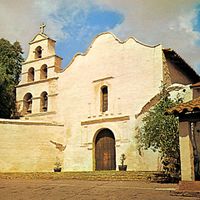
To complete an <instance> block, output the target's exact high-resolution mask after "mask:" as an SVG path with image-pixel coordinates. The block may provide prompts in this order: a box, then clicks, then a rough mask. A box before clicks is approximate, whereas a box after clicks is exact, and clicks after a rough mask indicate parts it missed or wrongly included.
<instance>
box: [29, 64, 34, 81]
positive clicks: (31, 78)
mask: <svg viewBox="0 0 200 200" xmlns="http://www.w3.org/2000/svg"><path fill="white" fill-rule="evenodd" d="M34 76H35V70H34V68H33V67H31V68H30V69H29V70H28V82H31V81H34Z"/></svg>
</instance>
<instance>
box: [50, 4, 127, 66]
mask: <svg viewBox="0 0 200 200" xmlns="http://www.w3.org/2000/svg"><path fill="white" fill-rule="evenodd" d="M80 18H82V22H81V24H80V23H77V22H78V21H79V19H80ZM122 21H123V15H122V14H120V13H118V12H114V11H108V10H102V9H100V8H93V9H90V10H89V12H88V13H87V15H84V14H83V13H81V12H80V13H78V14H77V16H76V17H75V19H74V22H75V23H72V24H70V25H68V26H64V28H63V30H64V31H65V32H67V33H68V39H67V40H58V42H57V45H56V52H57V54H58V55H60V56H61V57H62V58H63V63H62V66H63V67H65V66H66V65H67V64H68V63H69V62H70V60H71V59H72V58H73V56H74V55H75V54H76V53H77V52H85V51H86V49H87V48H88V46H89V45H90V43H91V41H92V40H93V38H94V37H95V36H96V35H97V34H99V33H101V32H106V31H109V30H111V29H112V28H114V27H115V26H116V25H117V24H120V23H122ZM83 27H85V28H84V30H82V29H83ZM47 28H48V27H47ZM69 30H70V31H69Z"/></svg>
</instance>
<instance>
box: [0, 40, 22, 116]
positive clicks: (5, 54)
mask: <svg viewBox="0 0 200 200" xmlns="http://www.w3.org/2000/svg"><path fill="white" fill-rule="evenodd" d="M22 61H23V57H22V48H21V46H20V44H19V42H14V43H13V44H11V43H10V42H9V41H8V40H5V39H3V38H2V39H0V118H11V117H15V114H16V108H15V96H16V95H15V86H16V85H17V84H18V83H19V76H20V73H21V63H22Z"/></svg>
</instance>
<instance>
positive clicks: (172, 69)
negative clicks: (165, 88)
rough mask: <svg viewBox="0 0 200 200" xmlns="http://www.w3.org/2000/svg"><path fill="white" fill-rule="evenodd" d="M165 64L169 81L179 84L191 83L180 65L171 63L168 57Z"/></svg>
mask: <svg viewBox="0 0 200 200" xmlns="http://www.w3.org/2000/svg"><path fill="white" fill-rule="evenodd" d="M167 65H168V69H169V73H170V78H171V83H172V84H173V83H180V84H184V85H187V84H191V83H193V80H191V79H190V78H189V77H188V75H187V74H186V73H184V72H183V70H181V69H180V67H178V66H176V65H175V64H173V63H172V62H171V61H170V60H169V59H167Z"/></svg>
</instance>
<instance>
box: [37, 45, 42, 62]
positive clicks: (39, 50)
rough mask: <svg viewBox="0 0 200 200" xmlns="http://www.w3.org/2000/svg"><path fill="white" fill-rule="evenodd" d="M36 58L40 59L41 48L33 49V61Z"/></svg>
mask: <svg viewBox="0 0 200 200" xmlns="http://www.w3.org/2000/svg"><path fill="white" fill-rule="evenodd" d="M37 58H42V47H41V46H38V47H37V48H36V49H35V59H37Z"/></svg>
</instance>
